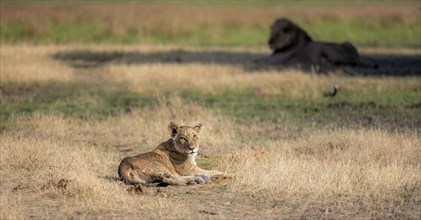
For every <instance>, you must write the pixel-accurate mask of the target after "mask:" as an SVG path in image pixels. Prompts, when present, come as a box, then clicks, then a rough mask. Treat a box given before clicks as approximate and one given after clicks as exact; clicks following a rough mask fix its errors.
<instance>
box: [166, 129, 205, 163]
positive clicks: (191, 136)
mask: <svg viewBox="0 0 421 220" xmlns="http://www.w3.org/2000/svg"><path fill="white" fill-rule="evenodd" d="M201 127H202V124H198V125H196V126H194V127H189V126H179V125H178V124H177V123H174V122H171V123H170V124H169V125H168V129H169V131H170V134H171V138H172V139H173V140H174V147H175V149H176V150H177V151H178V152H180V153H182V154H186V155H187V156H193V157H194V156H196V155H197V151H198V150H199V142H200V137H199V132H200V128H201Z"/></svg>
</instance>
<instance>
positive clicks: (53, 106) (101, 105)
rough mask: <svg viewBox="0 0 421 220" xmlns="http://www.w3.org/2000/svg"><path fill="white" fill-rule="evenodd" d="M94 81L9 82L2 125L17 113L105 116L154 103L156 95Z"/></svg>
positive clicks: (3, 100)
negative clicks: (91, 82)
mask: <svg viewBox="0 0 421 220" xmlns="http://www.w3.org/2000/svg"><path fill="white" fill-rule="evenodd" d="M110 87H111V88H113V89H106V88H107V86H104V85H92V84H83V83H79V84H63V83H30V84H19V83H8V84H5V85H2V92H3V95H2V96H1V104H0V124H2V125H6V124H7V121H8V119H9V118H10V117H11V116H12V115H14V116H18V115H25V114H32V113H34V112H44V113H47V114H59V115H63V116H65V117H79V118H84V119H97V120H100V119H104V118H106V117H108V116H113V115H119V114H126V113H130V112H131V110H132V109H133V108H141V107H143V106H147V105H151V104H152V103H154V102H155V98H154V97H153V96H149V95H140V94H137V93H133V92H129V91H127V90H125V89H124V86H122V87H115V86H110Z"/></svg>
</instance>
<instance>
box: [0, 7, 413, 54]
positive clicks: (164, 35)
mask: <svg viewBox="0 0 421 220" xmlns="http://www.w3.org/2000/svg"><path fill="white" fill-rule="evenodd" d="M420 4H421V3H420V2H419V1H356V0H354V1H345V0H337V1H269V0H263V1H209V0H206V1H135V2H132V1H123V2H121V1H105V2H99V1H86V2H78V1H76V2H74V1H68V2H67V1H65V2H60V1H49V2H41V1H38V2H28V1H1V22H0V28H1V33H0V41H1V43H12V44H14V43H31V44H68V43H83V44H85V43H86V44H89V43H103V44H110V43H112V44H172V45H174V44H176V45H194V46H265V45H266V41H267V39H268V36H269V27H270V25H271V24H272V22H273V21H274V20H275V19H276V18H279V17H288V18H290V19H292V20H293V21H295V22H296V23H298V24H299V25H300V26H302V27H303V28H304V29H305V30H306V31H307V32H308V33H309V34H310V35H311V36H312V37H313V38H314V39H316V40H323V41H333V42H343V41H351V42H353V43H354V44H356V45H357V46H365V47H367V46H368V47H372V46H374V47H376V46H381V47H420V46H421V40H420V39H421V34H420V27H421V21H420V13H421V12H420V10H421V7H420Z"/></svg>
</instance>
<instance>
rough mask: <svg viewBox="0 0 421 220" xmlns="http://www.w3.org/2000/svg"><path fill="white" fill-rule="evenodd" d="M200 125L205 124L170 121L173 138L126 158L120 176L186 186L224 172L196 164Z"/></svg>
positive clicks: (129, 180)
mask: <svg viewBox="0 0 421 220" xmlns="http://www.w3.org/2000/svg"><path fill="white" fill-rule="evenodd" d="M201 127H202V124H199V125H196V126H194V127H189V126H179V125H177V124H176V123H174V122H171V123H170V124H169V125H168V129H169V130H170V133H171V138H170V139H169V140H167V141H165V142H163V143H161V144H160V145H159V146H158V147H157V148H155V149H154V150H153V151H151V152H147V153H143V154H139V155H137V156H134V157H126V158H124V159H123V161H121V163H120V167H119V168H118V174H119V176H120V178H121V179H122V180H123V181H124V182H125V183H127V184H144V185H149V186H157V185H160V184H162V183H163V184H168V185H178V186H183V185H194V184H202V183H206V182H207V181H208V180H209V178H210V177H211V176H215V175H223V176H225V174H223V173H221V172H219V171H216V170H204V169H201V168H199V167H198V166H197V164H196V161H195V157H196V155H197V151H198V149H199V141H200V137H199V132H200V128H201Z"/></svg>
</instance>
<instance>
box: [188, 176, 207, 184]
mask: <svg viewBox="0 0 421 220" xmlns="http://www.w3.org/2000/svg"><path fill="white" fill-rule="evenodd" d="M203 177H206V178H207V179H206V180H205V179H204V178H203ZM203 177H202V176H198V175H195V176H194V178H193V180H191V181H190V182H189V183H188V185H196V184H204V183H206V182H207V180H208V179H209V177H208V176H206V175H205V176H203Z"/></svg>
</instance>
